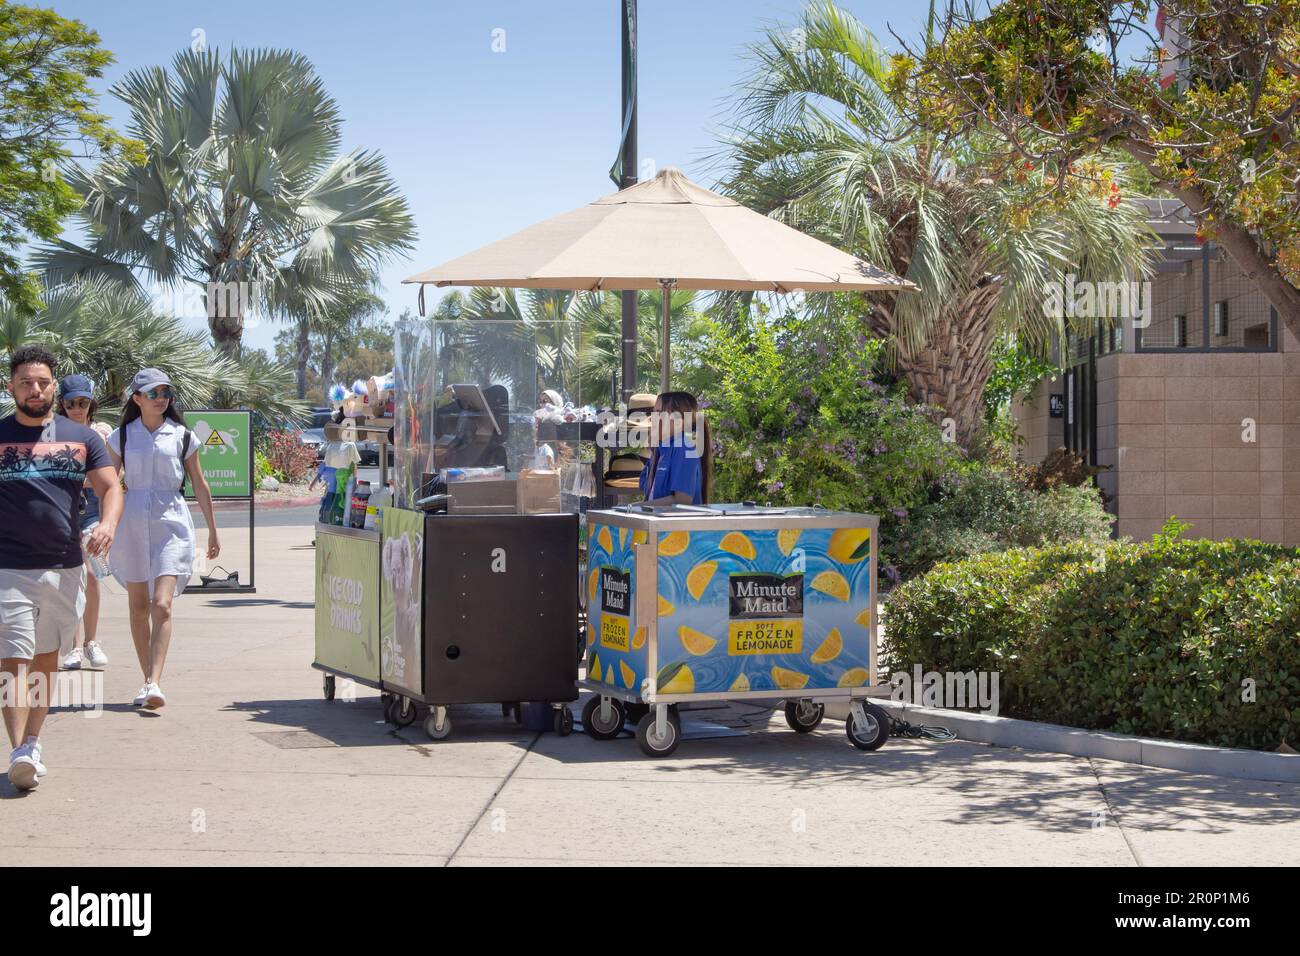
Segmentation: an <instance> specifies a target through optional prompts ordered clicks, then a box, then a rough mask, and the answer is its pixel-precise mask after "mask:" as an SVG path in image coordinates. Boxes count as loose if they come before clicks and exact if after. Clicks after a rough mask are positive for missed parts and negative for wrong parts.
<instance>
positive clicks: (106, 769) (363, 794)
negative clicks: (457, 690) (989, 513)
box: [0, 515, 1300, 866]
mask: <svg viewBox="0 0 1300 956" xmlns="http://www.w3.org/2000/svg"><path fill="white" fill-rule="evenodd" d="M261 520H262V519H261V515H259V526H258V542H257V553H258V559H259V562H258V575H257V583H258V593H257V594H256V595H250V596H246V597H241V596H230V597H226V598H198V597H196V596H194V595H192V594H191V595H187V596H185V597H184V598H182V599H181V600H180V601H178V603H177V633H176V638H175V641H174V644H173V651H172V656H171V660H170V661H169V664H168V670H167V674H166V679H165V680H164V682H163V687H164V689H165V690H166V692H167V694H168V698H169V701H170V702H169V703H168V705H167V707H166V708H164V709H163V710H162V711H160V712H158V713H156V714H154V713H147V712H141V711H137V710H135V709H133V708H132V707H131V706H130V698H131V696H132V695H133V694H134V692H135V691H136V689H137V688H138V686H139V684H140V674H139V671H138V669H137V667H136V664H135V661H134V654H133V652H132V651H131V649H130V639H129V635H128V632H127V630H126V622H125V599H124V597H123V596H121V595H120V594H118V595H111V596H109V597H107V599H106V600H105V614H104V624H103V632H102V633H103V636H104V641H105V646H106V648H107V650H108V653H109V654H110V655H111V657H112V661H111V663H110V666H109V668H108V669H107V670H106V672H105V674H104V687H105V692H106V697H107V700H109V701H110V702H111V703H110V704H109V705H108V706H107V707H106V709H105V711H104V712H103V714H102V715H101V716H99V717H98V718H95V719H87V718H86V717H84V716H82V715H81V714H79V713H73V712H62V713H58V714H55V715H53V716H52V717H51V719H50V721H49V723H48V724H47V726H46V730H45V733H44V735H43V739H44V742H45V753H46V762H47V763H48V765H49V768H50V772H49V776H48V777H46V778H45V780H44V781H43V782H42V784H41V785H40V787H39V788H38V789H37V790H36V791H34V792H33V793H30V794H27V795H19V794H17V793H16V792H15V791H14V790H13V788H12V787H10V786H9V784H8V781H7V780H3V779H2V778H0V860H3V861H4V862H5V863H8V864H28V863H33V862H35V863H43V864H58V865H76V864H83V863H86V864H117V865H126V866H131V865H135V864H141V865H144V864H162V865H171V864H197V865H220V864H248V863H255V864H291V865H302V864H311V863H342V862H376V863H378V862H383V861H397V862H403V863H413V864H434V865H440V864H448V863H451V864H510V863H597V862H614V863H721V864H734V863H800V864H835V863H860V862H864V861H867V862H870V861H873V860H886V861H890V860H897V861H900V862H907V863H914V864H956V865H972V864H981V863H1001V864H1104V865H1115V866H1131V865H1159V864H1192V863H1195V864H1273V865H1276V864H1284V863H1294V862H1295V847H1296V846H1298V845H1300V787H1297V786H1294V785H1286V784H1269V783H1252V782H1247V781H1239V780H1226V779H1218V778H1214V777H1202V776H1190V775H1186V774H1179V773H1175V772H1172V771H1160V770H1152V769H1149V768H1142V767H1134V766H1129V765H1126V764H1119V763H1110V762H1105V761H1097V760H1086V759H1078V758H1073V757H1062V756H1057V755H1053V754H1043V753H1032V752H1023V751H1017V750H1007V749H999V748H992V747H985V746H981V745H976V744H969V743H963V742H947V743H938V742H928V741H908V740H891V741H890V742H889V743H888V744H886V745H885V747H884V749H882V750H880V751H878V752H877V753H874V754H865V753H861V752H859V751H858V750H856V749H854V748H853V747H852V746H851V745H850V744H849V743H848V741H847V739H846V738H845V735H844V730H843V726H842V724H840V723H838V722H835V723H831V722H827V723H826V724H824V725H823V727H822V729H820V730H819V731H817V732H816V733H814V734H811V735H809V736H807V737H802V736H798V735H796V734H794V733H792V732H791V731H789V730H787V729H786V727H785V724H784V721H783V720H782V719H781V718H780V716H778V715H773V718H772V719H771V720H770V724H769V722H768V719H767V718H765V717H764V716H763V715H762V714H761V713H760V712H759V711H757V710H756V709H755V708H753V707H744V708H734V709H730V710H728V711H717V710H713V711H708V712H706V713H703V714H700V715H696V716H697V717H698V718H706V719H708V720H709V721H713V722H716V723H725V724H731V725H734V726H736V727H740V728H746V727H748V728H749V731H748V732H746V733H745V734H744V735H742V736H735V737H727V738H718V739H705V740H686V741H684V742H683V744H682V745H681V747H680V749H679V750H678V751H677V753H676V754H675V755H674V756H673V757H672V758H670V759H667V760H658V761H652V760H649V759H646V758H643V757H642V756H641V753H640V751H639V750H638V748H637V745H636V742H635V741H634V740H632V739H630V738H625V739H621V740H616V741H612V742H607V743H598V742H595V741H592V740H590V739H588V738H587V737H585V736H581V735H577V734H575V735H574V736H572V737H568V738H557V737H555V736H554V735H552V734H537V733H531V732H526V731H523V730H520V729H519V728H517V727H516V726H515V725H514V724H512V723H509V722H507V721H505V720H503V719H502V718H501V716H500V711H499V709H498V708H495V707H475V708H453V711H452V717H453V721H454V733H453V735H452V737H451V739H449V740H446V741H442V742H439V743H433V742H431V741H430V740H429V739H428V738H427V737H426V736H425V735H424V733H423V731H422V730H421V729H420V728H419V725H418V724H416V725H413V726H412V727H410V728H407V729H405V730H400V731H399V730H394V729H393V728H392V727H390V726H388V725H386V724H385V723H383V721H382V718H381V715H380V713H379V706H378V699H377V696H375V695H373V694H370V693H369V692H367V694H366V695H364V696H359V697H358V699H357V700H356V701H355V702H353V703H347V702H344V701H335V702H333V703H326V702H325V701H324V700H323V699H322V697H321V692H320V684H321V682H320V675H319V673H318V672H316V671H314V670H312V669H311V668H310V667H309V664H310V662H311V660H312V613H313V612H312V598H313V595H312V561H313V551H312V549H311V547H310V544H309V542H310V540H311V529H310V528H309V527H302V526H297V527H295V526H292V525H290V524H289V523H288V522H289V521H291V520H294V519H293V518H292V516H286V518H285V520H284V522H282V523H281V524H279V525H273V524H270V523H269V521H270V519H268V524H267V525H263V524H261V523H260V522H261ZM237 537H238V535H230V536H228V538H227V541H226V544H227V548H228V557H229V558H232V559H235V560H236V561H237V560H238V552H237V549H238V542H237V541H236V539H237ZM245 546H246V545H245ZM578 709H579V705H577V704H575V705H574V711H575V714H576V713H577V711H578ZM690 723H691V718H690V717H688V718H687V726H688V729H689V727H690Z"/></svg>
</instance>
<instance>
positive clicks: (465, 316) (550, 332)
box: [434, 288, 700, 404]
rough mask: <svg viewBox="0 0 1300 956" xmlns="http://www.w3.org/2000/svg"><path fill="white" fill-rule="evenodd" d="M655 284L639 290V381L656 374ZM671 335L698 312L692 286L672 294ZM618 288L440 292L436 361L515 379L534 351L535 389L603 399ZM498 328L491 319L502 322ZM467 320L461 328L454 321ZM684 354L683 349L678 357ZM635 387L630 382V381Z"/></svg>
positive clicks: (580, 399) (618, 339)
mask: <svg viewBox="0 0 1300 956" xmlns="http://www.w3.org/2000/svg"><path fill="white" fill-rule="evenodd" d="M662 301H663V299H662V297H661V293H660V292H659V291H658V290H643V291H640V292H638V293H637V314H638V325H637V330H638V338H639V341H638V343H637V381H638V382H657V381H658V380H659V361H660V346H659V323H660V315H661V312H660V307H661V306H660V303H661V302H662ZM670 308H671V313H672V335H673V337H674V340H675V341H679V342H681V341H684V340H685V339H686V338H687V337H688V336H689V335H690V333H691V330H692V329H693V322H694V321H696V320H698V319H699V318H700V315H699V313H698V312H697V311H696V308H695V292H693V291H691V290H687V289H678V290H675V291H674V292H673V294H672V302H671V306H670ZM621 309H622V295H621V293H617V292H597V293H591V292H572V291H565V290H555V289H521V290H515V289H488V288H474V289H471V290H470V291H469V293H468V294H463V293H460V292H453V293H451V294H449V295H447V296H444V297H443V298H442V299H441V300H440V301H439V303H438V305H437V308H436V309H435V311H434V321H435V330H436V332H437V336H438V351H439V364H440V365H441V366H442V374H443V376H444V378H445V376H446V375H447V374H450V370H451V369H452V368H457V369H464V370H465V371H466V373H467V374H468V373H469V371H470V368H471V366H472V368H473V374H474V375H476V376H479V377H489V378H490V377H498V378H510V379H517V378H518V377H519V376H520V375H521V374H522V373H521V371H520V370H519V368H518V365H519V362H520V357H521V356H522V355H528V356H532V355H536V357H537V390H538V391H539V392H540V391H541V390H542V389H547V388H555V389H558V390H559V391H560V392H561V393H562V394H563V395H564V396H565V397H566V398H568V399H570V400H572V401H573V402H575V403H577V404H603V403H604V402H606V401H608V400H609V398H610V383H611V381H612V380H613V376H614V375H615V374H616V373H617V372H618V371H619V370H620V368H621V367H622V341H623V327H622V312H621ZM502 320H505V322H508V323H509V324H505V322H503V324H502V325H500V326H499V327H497V326H494V325H493V324H492V323H493V322H501V321H502ZM458 321H459V322H470V323H473V324H472V325H469V326H466V327H460V326H457V325H454V324H450V323H453V322H458ZM683 357H684V356H683ZM634 390H635V386H634Z"/></svg>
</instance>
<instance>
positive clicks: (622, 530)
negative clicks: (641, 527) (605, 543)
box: [618, 528, 627, 551]
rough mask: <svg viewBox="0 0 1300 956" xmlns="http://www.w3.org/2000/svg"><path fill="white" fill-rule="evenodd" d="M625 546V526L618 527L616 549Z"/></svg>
mask: <svg viewBox="0 0 1300 956" xmlns="http://www.w3.org/2000/svg"><path fill="white" fill-rule="evenodd" d="M626 547H627V528H619V529H618V550H620V551H622V550H623V549H624V548H626Z"/></svg>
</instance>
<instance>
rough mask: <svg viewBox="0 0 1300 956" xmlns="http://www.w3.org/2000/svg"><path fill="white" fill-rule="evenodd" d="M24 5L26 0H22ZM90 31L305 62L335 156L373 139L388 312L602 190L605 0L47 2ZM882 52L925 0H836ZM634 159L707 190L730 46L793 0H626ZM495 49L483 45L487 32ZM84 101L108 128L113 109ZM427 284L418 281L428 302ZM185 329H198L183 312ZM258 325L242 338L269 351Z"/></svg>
mask: <svg viewBox="0 0 1300 956" xmlns="http://www.w3.org/2000/svg"><path fill="white" fill-rule="evenodd" d="M36 2H39V0H36ZM49 5H51V6H53V8H54V9H55V10H56V11H57V12H59V13H60V14H62V15H64V16H69V17H74V18H76V19H78V20H81V21H82V22H84V23H86V24H87V25H89V26H90V27H92V28H94V29H95V30H97V31H98V32H99V34H100V37H101V39H102V41H103V45H104V46H105V47H106V48H107V49H108V50H111V51H112V52H113V54H114V55H115V56H116V57H117V63H116V64H115V65H114V66H113V67H111V68H110V70H109V72H108V74H107V76H106V77H105V79H104V81H103V82H102V83H101V84H100V87H101V88H102V89H103V90H107V88H108V87H109V86H110V85H111V84H112V83H113V82H114V81H116V80H117V79H119V78H120V77H122V76H123V75H124V74H125V73H127V72H129V71H131V70H134V69H138V68H141V67H148V66H156V65H166V64H168V63H169V62H170V60H171V58H172V56H173V55H174V54H175V53H176V52H177V51H179V50H180V49H183V48H185V47H188V46H189V45H190V41H191V37H192V35H193V31H194V30H196V29H202V30H203V31H204V32H205V35H206V41H207V43H208V45H209V47H212V46H217V47H220V48H222V49H226V48H228V47H230V46H231V45H235V46H240V47H281V48H291V49H294V50H298V51H300V52H302V53H303V54H305V55H306V56H307V57H309V58H310V59H311V61H312V62H313V63H314V64H315V66H316V69H317V71H318V72H319V73H320V75H321V77H322V78H323V80H324V83H325V85H326V87H327V88H328V89H329V91H330V92H331V93H332V94H333V95H334V97H335V98H336V99H337V100H338V103H339V106H340V108H341V110H342V115H343V117H344V120H345V122H344V126H343V146H344V148H345V149H352V148H363V149H377V150H379V151H380V152H381V153H383V154H384V156H385V157H386V158H387V160H388V164H389V168H390V170H391V172H392V175H393V176H394V178H395V179H396V181H397V183H398V185H399V186H400V188H401V189H402V190H403V191H404V192H405V194H406V197H407V200H408V202H409V203H410V205H411V209H412V211H413V212H414V214H415V217H416V221H417V223H418V226H419V241H418V245H417V247H416V250H415V252H414V254H413V255H412V256H411V258H410V259H409V260H408V261H405V262H400V263H396V264H394V265H392V266H390V267H389V268H388V269H387V270H385V272H384V274H383V281H384V286H385V288H384V292H383V295H384V298H385V299H386V301H387V302H388V304H389V306H390V308H391V310H392V314H393V315H394V316H396V315H397V314H398V313H399V312H400V311H401V310H402V309H403V308H406V307H412V308H413V307H414V305H415V300H416V287H414V286H402V285H400V282H401V280H402V279H403V278H405V277H406V276H408V275H411V274H413V273H415V272H418V271H420V270H421V269H424V268H427V267H429V266H433V265H436V264H438V263H440V262H443V261H445V260H447V259H451V258H453V257H455V256H458V255H461V254H462V253H465V252H468V251H470V250H471V249H474V248H476V247H478V246H480V245H483V244H484V243H487V242H491V241H492V240H494V239H498V238H501V237H502V236H505V235H508V234H509V233H511V232H514V231H516V230H518V229H521V228H523V227H524V226H527V225H529V224H530V223H532V222H535V221H537V220H539V219H542V218H545V217H547V216H552V215H555V214H557V213H560V212H564V211H565V210H567V209H570V208H573V207H575V206H578V205H581V204H582V203H585V202H589V201H590V200H592V199H595V198H596V197H598V196H601V195H604V194H606V193H609V192H612V191H613V185H612V184H611V182H610V180H609V177H608V170H609V167H610V164H611V163H612V162H613V160H614V158H615V154H616V152H617V149H618V135H619V121H620V99H619V97H620V92H619V90H620V86H619V82H620V80H619V20H618V15H619V14H618V11H619V7H620V3H619V0H550V2H539V0H510V2H506V0H423V2H413V0H402V2H391V0H376V2H370V3H361V2H357V0H346V2H343V0H314V2H301V0H260V2H250V0H229V2H222V3H218V4H210V3H193V2H187V0H115V2H111V3H105V2H103V0H56V2H53V3H50V4H49ZM842 5H843V6H845V7H846V8H847V9H849V10H851V11H853V12H854V13H855V14H857V15H858V16H859V17H861V18H862V19H863V20H864V21H865V22H866V23H867V24H868V25H869V26H870V27H871V28H872V29H873V30H874V31H875V32H876V34H877V36H878V37H879V38H880V39H881V40H882V42H885V43H886V44H887V45H890V46H892V45H893V40H892V38H891V37H890V35H889V30H888V26H893V27H894V29H895V31H896V32H897V33H898V34H899V35H901V36H904V37H908V38H909V39H911V38H915V37H917V36H918V35H919V33H920V30H921V28H922V24H923V23H924V19H925V16H926V12H927V8H928V4H927V3H926V2H925V0H894V2H891V3H884V2H879V0H871V2H862V0H859V2H854V0H842ZM638 6H639V14H640V36H639V48H638V52H639V57H640V63H639V105H640V112H639V121H640V123H639V125H640V129H639V135H640V154H641V157H642V159H643V160H645V159H651V160H653V161H654V163H655V165H656V166H657V167H659V168H662V167H664V166H678V167H680V168H681V169H683V170H684V171H685V172H686V173H687V174H688V175H691V176H693V177H695V178H698V179H700V180H701V181H702V182H703V183H704V184H705V185H711V183H710V182H709V178H708V176H707V173H706V171H705V169H704V165H705V163H704V159H705V157H706V155H707V154H708V153H709V152H710V151H711V150H712V149H713V148H714V147H715V145H716V141H717V130H718V127H719V125H720V119H721V117H722V102H723V100H724V99H725V97H726V96H727V95H728V94H729V92H730V91H731V90H732V89H733V87H734V85H735V84H736V82H737V81H738V80H739V78H740V77H741V75H742V72H743V66H742V62H741V59H740V53H741V52H742V50H743V48H744V47H745V45H746V44H748V43H750V42H753V41H754V40H756V39H758V37H759V36H760V35H761V31H762V29H763V28H764V27H765V26H767V25H770V24H772V23H773V22H781V23H786V24H790V23H792V22H793V21H794V19H795V18H796V16H797V15H798V12H799V11H800V10H801V9H802V7H803V4H802V3H800V2H798V0H640V2H639V4H638ZM497 29H501V30H504V31H505V44H506V49H505V52H503V53H494V52H493V50H492V38H493V31H494V30H497ZM102 108H103V110H104V111H105V112H107V113H108V114H109V115H110V116H111V117H113V119H114V120H115V121H117V122H119V123H121V122H122V121H123V120H124V111H123V110H122V109H120V104H118V103H117V102H116V100H114V99H112V98H111V97H107V96H105V97H104V98H103V100H102ZM432 293H433V290H432V289H431V290H430V295H429V301H430V304H431V301H432ZM196 324H199V325H202V322H201V320H197V321H196ZM274 334H275V327H273V326H272V327H262V328H255V329H251V330H250V331H249V332H248V333H247V334H246V337H245V343H246V344H247V345H250V346H253V347H257V348H268V349H269V348H270V346H271V343H272V340H273V338H274Z"/></svg>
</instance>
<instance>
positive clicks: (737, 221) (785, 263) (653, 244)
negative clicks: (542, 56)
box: [403, 168, 916, 391]
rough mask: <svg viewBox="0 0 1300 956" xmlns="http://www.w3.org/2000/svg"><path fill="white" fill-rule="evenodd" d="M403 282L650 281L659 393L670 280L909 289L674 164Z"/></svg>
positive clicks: (736, 286)
mask: <svg viewBox="0 0 1300 956" xmlns="http://www.w3.org/2000/svg"><path fill="white" fill-rule="evenodd" d="M403 282H405V283H418V284H420V285H421V286H423V285H426V284H428V285H435V286H449V285H460V286H488V287H502V286H509V287H513V288H535V289H575V290H581V291H588V292H597V291H614V290H623V289H653V288H655V287H659V288H660V289H662V290H663V323H662V326H663V328H662V336H663V339H662V349H663V359H662V371H661V374H660V385H661V388H660V390H661V391H667V390H668V379H669V358H670V355H669V344H668V341H669V340H668V332H669V329H668V322H669V314H670V308H671V301H670V300H671V295H672V290H673V289H674V288H679V289H707V290H720V291H746V292H748V291H753V292H779V293H792V292H797V291H803V292H848V291H864V292H878V291H887V290H910V291H914V290H915V289H916V285H915V284H914V283H912V282H909V281H907V280H906V279H900V278H899V277H898V276H896V275H893V274H892V273H889V272H886V271H884V270H883V269H879V268H877V267H876V266H873V265H870V264H869V263H866V262H863V261H862V260H861V259H859V258H857V257H856V256H853V255H850V254H849V253H847V252H844V251H842V250H840V249H836V248H835V247H834V246H831V245H827V244H826V243H824V242H822V241H820V240H818V239H814V238H813V237H812V236H809V235H806V234H805V233H802V232H800V231H799V230H797V229H792V228H790V227H789V226H787V225H785V224H784V223H780V222H777V221H776V220H775V219H769V218H768V217H766V216H763V215H760V214H759V213H756V212H754V211H753V210H752V209H749V208H747V207H746V206H743V205H741V204H740V203H738V202H736V201H735V200H734V199H728V198H727V197H726V196H719V195H718V194H717V193H714V192H710V191H709V190H707V189H705V188H703V187H702V186H698V185H696V184H695V183H693V182H691V181H690V180H689V179H687V178H686V177H685V176H684V175H683V174H682V173H681V171H680V170H677V169H673V168H667V169H664V170H662V171H660V173H659V174H658V175H657V176H655V178H654V179H651V180H649V181H647V182H644V183H638V184H637V185H635V186H630V187H628V188H627V189H624V190H621V191H619V192H617V193H614V194H613V195H612V196H606V197H604V198H603V199H597V200H596V201H595V202H592V203H588V204H587V205H585V206H582V207H579V208H578V209H574V210H572V211H571V212H566V213H563V214H561V215H559V216H555V217H554V218H551V219H546V220H543V221H542V222H539V223H537V224H536V225H533V226H529V227H528V228H526V229H523V230H521V231H519V232H516V233H515V234H514V235H512V236H507V237H506V238H505V239H501V240H499V241H497V242H494V243H491V244H489V245H486V246H484V247H482V248H481V249H477V250H475V251H474V252H471V253H469V254H467V255H464V256H461V257H460V258H458V259H453V260H451V261H450V262H447V263H444V264H443V265H440V266H436V267H435V268H432V269H427V270H425V271H424V272H420V273H417V274H416V275H413V276H411V277H410V278H409V279H404V280H403Z"/></svg>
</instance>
